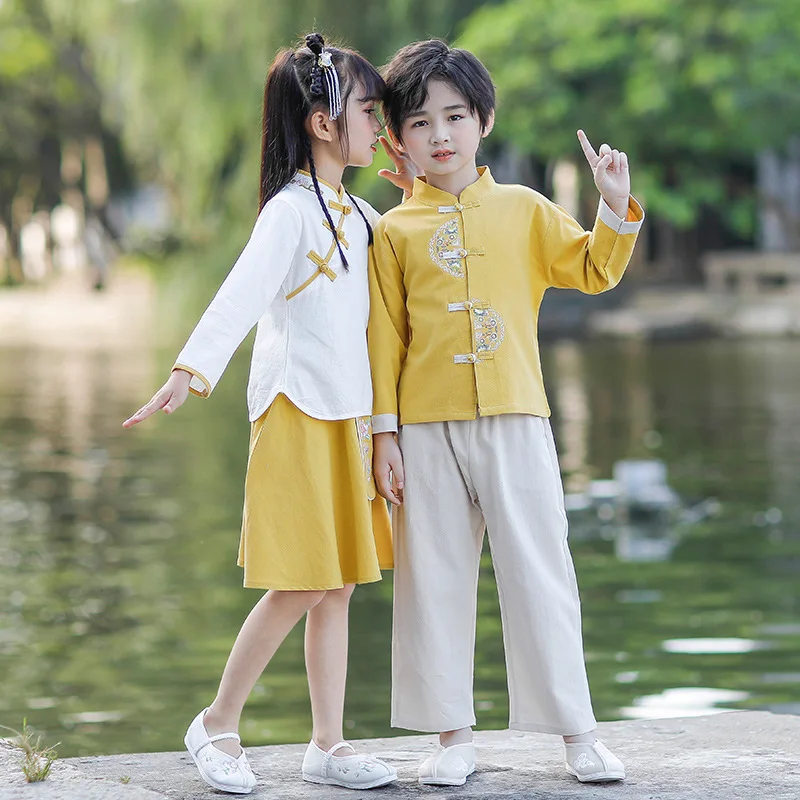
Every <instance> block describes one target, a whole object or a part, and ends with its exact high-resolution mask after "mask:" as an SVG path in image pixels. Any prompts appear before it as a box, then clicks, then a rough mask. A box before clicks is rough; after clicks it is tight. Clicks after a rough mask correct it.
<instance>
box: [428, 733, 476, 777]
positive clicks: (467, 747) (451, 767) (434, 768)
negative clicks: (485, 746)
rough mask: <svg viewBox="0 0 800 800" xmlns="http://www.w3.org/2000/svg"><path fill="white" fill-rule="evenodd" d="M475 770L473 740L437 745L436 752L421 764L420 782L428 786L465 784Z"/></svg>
mask: <svg viewBox="0 0 800 800" xmlns="http://www.w3.org/2000/svg"><path fill="white" fill-rule="evenodd" d="M473 772H475V745H474V744H473V743H472V742H464V743H463V744H453V745H450V747H442V745H437V750H436V752H435V753H434V754H433V755H432V756H430V757H429V758H426V759H425V761H423V762H422V764H420V768H419V782H420V783H422V784H425V785H426V786H463V785H464V784H465V783H466V782H467V777H468V776H469V775H472V773H473Z"/></svg>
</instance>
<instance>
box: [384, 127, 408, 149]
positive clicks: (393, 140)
mask: <svg viewBox="0 0 800 800" xmlns="http://www.w3.org/2000/svg"><path fill="white" fill-rule="evenodd" d="M386 135H387V136H388V137H389V141H390V142H391V143H392V147H394V149H395V150H397V151H398V152H400V153H405V151H406V150H405V147H403V143H402V142H401V141H400V140H399V139H398V138H397V137H396V136H395V135H394V133H393V132H392V131H391V129H390V128H389V126H388V125H387V126H386Z"/></svg>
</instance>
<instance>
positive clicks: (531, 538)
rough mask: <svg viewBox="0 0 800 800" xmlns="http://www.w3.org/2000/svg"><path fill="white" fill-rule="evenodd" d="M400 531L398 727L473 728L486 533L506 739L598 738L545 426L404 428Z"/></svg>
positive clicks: (490, 422)
mask: <svg viewBox="0 0 800 800" xmlns="http://www.w3.org/2000/svg"><path fill="white" fill-rule="evenodd" d="M399 441H400V447H401V449H402V451H403V459H404V463H405V490H404V503H403V505H402V506H401V507H400V508H399V509H395V517H394V563H395V571H394V631H393V640H392V725H393V726H394V727H397V728H407V729H410V730H417V731H428V732H441V731H449V730H457V729H459V728H465V727H468V726H471V725H474V724H475V711H474V706H473V696H472V684H473V667H474V651H475V618H476V604H477V585H478V568H479V562H480V554H481V547H482V542H483V533H484V529H485V528H486V529H488V535H489V543H490V546H491V552H492V559H493V563H494V570H495V575H496V579H497V586H498V592H499V597H500V610H501V615H502V623H503V639H504V644H505V651H506V667H507V672H508V690H509V700H510V720H509V726H510V727H511V728H516V729H518V730H526V731H541V732H544V733H556V734H562V735H569V734H580V733H586V732H588V731H591V730H594V728H595V724H596V723H595V719H594V714H593V712H592V705H591V699H590V697H589V685H588V682H587V679H586V669H585V666H584V660H583V642H582V636H581V617H580V600H579V597H578V587H577V583H576V580H575V571H574V569H573V565H572V557H571V555H570V552H569V548H568V546H567V517H566V513H565V511H564V495H563V489H562V485H561V475H560V471H559V467H558V457H557V455H556V449H555V444H554V442H553V435H552V432H551V429H550V423H549V421H548V420H547V419H544V418H542V417H536V416H531V415H526V414H505V415H500V416H493V417H479V418H478V419H475V420H465V421H457V422H431V423H420V424H414V425H405V426H403V427H402V430H401V432H400V436H399Z"/></svg>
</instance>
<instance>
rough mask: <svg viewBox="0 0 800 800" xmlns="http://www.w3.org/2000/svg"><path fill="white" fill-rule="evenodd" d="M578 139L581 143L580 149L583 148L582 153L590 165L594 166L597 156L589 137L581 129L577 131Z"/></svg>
mask: <svg viewBox="0 0 800 800" xmlns="http://www.w3.org/2000/svg"><path fill="white" fill-rule="evenodd" d="M578 141H579V142H580V143H581V149H582V150H583V154H584V155H585V156H586V160H587V161H588V162H589V164H590V165H591V166H592V167H594V166H595V165H596V164H597V158H598V156H597V153H596V152H595V151H594V147H592V143H591V142H590V141H589V138H588V137H587V136H586V134H585V133H584V132H583V131H582V130H579V131H578Z"/></svg>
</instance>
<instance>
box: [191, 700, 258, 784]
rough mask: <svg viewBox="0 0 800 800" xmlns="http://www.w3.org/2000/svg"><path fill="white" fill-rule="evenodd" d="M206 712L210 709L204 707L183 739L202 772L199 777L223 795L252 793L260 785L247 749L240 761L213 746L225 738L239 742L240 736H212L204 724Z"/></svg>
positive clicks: (232, 734) (233, 734)
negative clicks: (249, 760)
mask: <svg viewBox="0 0 800 800" xmlns="http://www.w3.org/2000/svg"><path fill="white" fill-rule="evenodd" d="M206 711H208V709H207V708H204V709H203V710H202V711H201V712H200V713H199V714H198V715H197V716H196V717H195V718H194V720H192V724H191V725H190V726H189V730H188V731H186V736H184V737H183V743H184V744H185V745H186V749H187V750H188V751H189V755H190V756H191V757H192V761H194V763H195V765H196V767H197V769H198V770H199V772H200V777H201V778H202V779H203V780H204V781H205V782H206V783H207V784H208V785H209V786H212V787H213V788H214V789H218V790H219V791H221V792H232V793H233V794H250V792H252V791H253V789H255V787H256V783H257V782H256V776H255V775H253V770H252V769H251V768H250V763H249V762H248V760H247V756H246V755H245V754H244V750H242V754H241V755H240V756H239V757H238V758H234V757H233V756H229V755H228V754H227V753H223V752H222V750H219V749H218V748H216V747H214V742H219V741H222V740H223V739H235V740H236V741H237V742H240V741H241V739H240V738H239V734H238V733H219V734H217V735H216V736H209V735H208V731H207V730H206V726H205V725H204V724H203V717H204V716H205V714H206Z"/></svg>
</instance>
